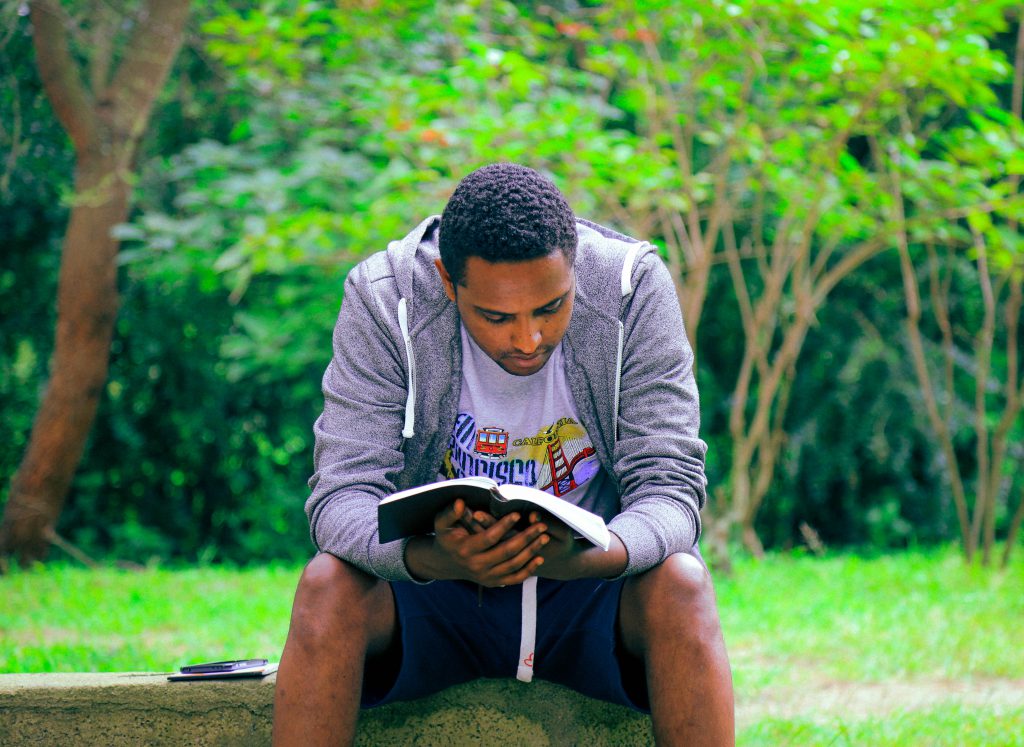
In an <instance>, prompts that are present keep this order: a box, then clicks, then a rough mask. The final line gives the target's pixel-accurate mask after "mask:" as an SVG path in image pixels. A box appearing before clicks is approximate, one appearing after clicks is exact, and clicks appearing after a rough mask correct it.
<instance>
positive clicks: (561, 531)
mask: <svg viewBox="0 0 1024 747" xmlns="http://www.w3.org/2000/svg"><path fill="white" fill-rule="evenodd" d="M545 519H546V520H545V522H544V523H546V524H547V525H548V529H547V532H548V534H550V535H551V536H552V537H554V538H555V539H557V540H560V541H562V542H566V541H568V540H570V539H572V536H573V535H572V530H571V529H570V528H569V526H568V524H564V523H562V522H561V521H559V520H558V519H556V518H555V517H553V516H548V517H545Z"/></svg>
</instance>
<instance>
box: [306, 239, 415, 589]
mask: <svg viewBox="0 0 1024 747" xmlns="http://www.w3.org/2000/svg"><path fill="white" fill-rule="evenodd" d="M378 256H379V255H378ZM381 259H382V258H381ZM373 261H374V259H371V260H367V261H366V262H363V263H361V264H359V265H357V266H356V267H355V268H354V269H353V270H352V272H350V273H349V276H348V278H347V279H346V281H345V295H344V298H343V300H342V305H341V311H340V313H339V315H338V322H337V324H336V326H335V329H334V340H333V342H334V355H333V357H332V360H331V363H330V365H329V366H328V368H327V372H326V373H325V374H324V381H323V392H324V411H323V414H322V415H321V416H320V417H319V418H318V419H317V421H316V424H315V425H314V433H315V435H316V448H315V451H314V456H313V459H314V466H315V472H314V474H313V477H312V478H311V479H310V482H309V485H310V488H311V490H312V494H311V495H310V497H309V499H308V500H307V501H306V513H307V516H308V517H309V522H310V532H311V535H312V537H313V541H314V543H315V544H316V546H317V549H319V550H321V551H324V552H329V553H331V554H332V555H335V556H337V557H339V558H342V559H344V560H347V561H349V562H350V563H352V564H354V565H356V566H357V567H359V568H361V569H362V570H364V571H366V572H367V573H370V574H372V575H374V576H377V577H380V578H385V579H389V580H403V579H404V580H408V579H409V578H410V575H409V573H408V570H407V569H406V567H405V564H404V562H403V550H404V541H400V542H394V543H388V544H386V545H381V544H380V543H379V542H378V541H377V504H378V502H379V501H380V499H381V498H383V497H384V496H387V495H389V494H391V493H393V492H394V491H395V485H394V483H393V482H392V479H393V477H394V475H397V474H399V473H400V472H401V470H402V467H403V465H404V454H403V453H402V435H401V431H402V422H403V418H404V411H403V408H402V405H403V403H404V402H405V398H406V394H407V391H408V390H407V385H406V378H407V376H406V362H405V358H404V347H403V348H401V349H400V348H399V345H398V341H399V340H400V339H401V332H400V330H399V329H398V321H397V318H393V316H394V315H393V314H392V316H388V315H387V314H386V312H387V309H382V308H381V305H380V303H379V302H378V300H377V299H376V298H375V296H374V294H373V288H372V286H373V283H374V281H376V282H389V280H388V279H380V278H378V277H377V276H378V275H380V274H381V272H382V269H381V267H380V265H377V266H376V268H375V267H374V266H372V265H371V262H373Z"/></svg>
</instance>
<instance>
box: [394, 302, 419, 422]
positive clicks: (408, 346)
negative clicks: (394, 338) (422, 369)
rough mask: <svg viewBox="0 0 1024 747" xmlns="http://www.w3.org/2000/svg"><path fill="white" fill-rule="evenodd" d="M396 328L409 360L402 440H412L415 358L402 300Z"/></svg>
mask: <svg viewBox="0 0 1024 747" xmlns="http://www.w3.org/2000/svg"><path fill="white" fill-rule="evenodd" d="M398 326H399V328H401V330H402V339H403V340H405V357H406V358H408V359H409V394H408V395H407V396H406V398H405V425H404V426H403V427H402V438H412V437H413V435H415V431H414V430H413V426H414V425H415V424H416V358H415V356H413V354H412V337H410V336H409V304H408V303H406V300H405V299H404V298H402V299H400V300H399V301H398Z"/></svg>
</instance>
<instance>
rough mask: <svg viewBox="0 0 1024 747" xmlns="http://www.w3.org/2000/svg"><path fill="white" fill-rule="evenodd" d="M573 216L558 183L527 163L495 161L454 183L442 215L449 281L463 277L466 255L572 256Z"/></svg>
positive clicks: (507, 258) (493, 258)
mask: <svg viewBox="0 0 1024 747" xmlns="http://www.w3.org/2000/svg"><path fill="white" fill-rule="evenodd" d="M578 241H579V236H578V235H577V233H576V216H575V215H573V212H572V209H571V208H570V207H569V202H568V200H566V199H565V195H563V194H562V193H561V192H560V191H559V190H558V187H556V186H555V185H554V183H552V181H551V180H550V179H548V178H547V177H545V176H542V175H541V174H539V173H537V172H536V171H534V170H533V169H531V168H528V167H526V166H521V165H519V164H516V163H494V164H490V165H489V166H484V167H482V168H479V169H477V170H476V171H474V172H472V173H471V174H469V175H468V176H466V178H464V179H463V180H462V181H461V182H459V185H458V186H457V187H456V188H455V192H454V193H453V194H452V196H451V199H449V200H448V204H447V205H445V208H444V212H443V213H442V214H441V233H440V237H439V239H438V243H439V244H440V248H441V262H442V263H443V264H444V268H445V270H447V271H448V274H449V275H450V276H451V279H452V282H453V283H455V284H456V285H458V284H461V283H462V282H463V280H464V279H465V270H466V260H467V259H468V258H469V257H480V258H481V259H485V260H487V261H488V262H523V261H526V260H530V259H537V258H538V257H546V256H548V255H549V254H552V253H554V252H556V251H560V252H562V254H564V255H565V257H566V259H568V260H569V264H570V265H571V264H572V263H573V261H574V260H575V259H576V244H577V242H578Z"/></svg>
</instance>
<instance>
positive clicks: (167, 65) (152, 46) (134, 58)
mask: <svg viewBox="0 0 1024 747" xmlns="http://www.w3.org/2000/svg"><path fill="white" fill-rule="evenodd" d="M188 6H189V2H188V0H147V2H146V3H145V4H144V5H143V6H142V8H141V9H140V11H139V15H138V21H137V25H136V27H135V30H134V31H133V32H132V36H131V38H130V39H129V40H128V45H127V47H126V49H125V54H124V57H123V58H122V60H121V63H120V64H119V65H118V67H117V72H115V73H114V77H113V80H112V81H111V83H110V85H109V86H108V87H107V88H106V89H105V91H104V92H103V95H102V96H100V97H99V103H100V104H101V105H103V104H108V105H109V104H112V105H113V121H112V123H111V124H112V125H113V128H114V132H115V134H116V135H117V136H118V137H121V138H124V139H125V140H127V141H134V140H137V139H138V138H139V137H141V136H142V131H143V129H144V128H145V126H146V122H147V121H149V112H150V109H151V108H152V106H153V102H154V101H155V100H156V96H157V93H158V92H159V91H160V90H161V89H162V88H163V85H164V81H165V80H166V79H167V74H168V73H169V72H170V69H171V65H172V64H173V62H174V58H175V57H176V56H177V51H178V48H179V47H180V46H181V42H182V40H183V37H184V28H185V21H186V19H187V18H188V10H189V7H188Z"/></svg>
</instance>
